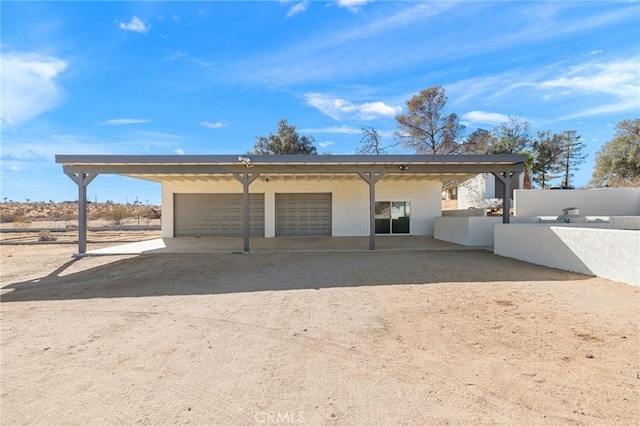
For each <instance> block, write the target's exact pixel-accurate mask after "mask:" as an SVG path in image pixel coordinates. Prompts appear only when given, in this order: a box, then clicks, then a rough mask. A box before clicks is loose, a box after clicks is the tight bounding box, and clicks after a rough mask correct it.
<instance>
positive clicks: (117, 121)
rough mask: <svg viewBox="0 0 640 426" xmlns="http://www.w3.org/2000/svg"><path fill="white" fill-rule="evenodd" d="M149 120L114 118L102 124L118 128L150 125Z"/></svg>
mask: <svg viewBox="0 0 640 426" xmlns="http://www.w3.org/2000/svg"><path fill="white" fill-rule="evenodd" d="M148 122H149V120H145V119H143V118H114V119H111V120H106V121H105V122H104V123H102V124H106V125H109V126H118V125H123V124H140V123H148Z"/></svg>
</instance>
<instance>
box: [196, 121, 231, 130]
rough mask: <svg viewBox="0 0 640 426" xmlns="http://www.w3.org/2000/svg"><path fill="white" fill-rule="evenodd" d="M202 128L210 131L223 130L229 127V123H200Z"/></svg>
mask: <svg viewBox="0 0 640 426" xmlns="http://www.w3.org/2000/svg"><path fill="white" fill-rule="evenodd" d="M200 125H201V126H204V127H208V128H210V129H221V128H222V127H229V125H228V124H227V123H223V122H222V121H216V122H215V123H212V122H210V121H203V122H202V123H200Z"/></svg>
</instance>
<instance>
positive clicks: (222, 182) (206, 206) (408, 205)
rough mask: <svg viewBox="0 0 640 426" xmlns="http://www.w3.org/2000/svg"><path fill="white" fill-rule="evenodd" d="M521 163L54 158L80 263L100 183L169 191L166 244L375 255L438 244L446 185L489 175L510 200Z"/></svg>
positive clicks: (465, 158)
mask: <svg viewBox="0 0 640 426" xmlns="http://www.w3.org/2000/svg"><path fill="white" fill-rule="evenodd" d="M524 161H526V157H525V156H522V155H380V156H371V155H325V156H317V155H294V156H290V155H282V156H260V155H239V156H238V155H191V156H189V155H164V156H163V155H160V156H109V155H58V156H56V162H57V163H59V164H62V165H63V170H64V172H65V173H66V174H67V175H69V177H71V178H72V179H73V181H74V182H75V183H76V184H77V185H78V200H79V203H78V206H79V250H78V252H79V253H80V254H82V253H85V251H86V188H87V186H88V185H89V184H90V183H91V181H92V180H93V179H94V178H95V177H96V176H98V175H100V174H120V175H125V176H130V177H133V178H138V179H145V180H150V181H154V182H158V183H159V184H160V185H161V186H162V211H163V217H162V236H163V238H180V237H223V236H224V237H241V238H244V242H245V243H244V244H245V245H244V249H245V251H249V238H251V237H266V238H278V237H295V236H318V237H320V236H326V237H332V236H333V237H337V236H369V238H370V248H371V249H374V248H375V237H376V235H378V236H381V235H431V236H432V235H433V226H434V219H435V218H436V217H439V216H441V192H442V180H443V179H451V178H456V177H462V176H467V175H469V174H472V173H491V174H492V175H493V176H495V177H496V178H497V179H498V180H501V181H506V182H507V185H506V186H504V187H505V188H506V190H507V191H508V189H509V183H510V181H511V179H512V178H513V176H515V175H517V174H518V173H520V172H521V171H522V170H523V164H524ZM505 198H506V199H507V202H508V199H509V197H505ZM506 210H507V211H508V208H507V209H506ZM505 221H506V222H508V216H505Z"/></svg>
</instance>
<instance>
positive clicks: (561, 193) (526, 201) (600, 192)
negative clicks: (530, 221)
mask: <svg viewBox="0 0 640 426" xmlns="http://www.w3.org/2000/svg"><path fill="white" fill-rule="evenodd" d="M514 194H515V195H514V206H513V207H514V214H515V216H559V215H561V214H562V209H564V208H567V207H578V208H579V209H580V214H581V215H584V216H640V188H601V189H575V190H548V189H544V190H543V189H517V190H515V191H514Z"/></svg>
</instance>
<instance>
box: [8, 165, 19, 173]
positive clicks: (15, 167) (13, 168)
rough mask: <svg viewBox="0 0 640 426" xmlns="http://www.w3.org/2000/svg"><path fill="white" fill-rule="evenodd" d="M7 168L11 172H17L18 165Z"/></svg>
mask: <svg viewBox="0 0 640 426" xmlns="http://www.w3.org/2000/svg"><path fill="white" fill-rule="evenodd" d="M9 170H11V171H12V172H19V171H20V168H19V167H18V166H11V167H9Z"/></svg>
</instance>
